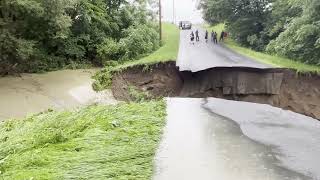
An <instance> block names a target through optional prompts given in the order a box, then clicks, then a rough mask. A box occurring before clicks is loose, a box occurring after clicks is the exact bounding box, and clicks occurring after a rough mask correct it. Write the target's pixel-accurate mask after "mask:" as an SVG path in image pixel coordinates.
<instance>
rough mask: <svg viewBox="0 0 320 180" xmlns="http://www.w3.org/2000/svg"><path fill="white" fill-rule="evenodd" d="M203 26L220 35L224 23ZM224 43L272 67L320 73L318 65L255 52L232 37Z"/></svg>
mask: <svg viewBox="0 0 320 180" xmlns="http://www.w3.org/2000/svg"><path fill="white" fill-rule="evenodd" d="M205 28H206V29H208V30H209V31H210V32H211V30H213V31H216V32H217V33H218V34H219V35H220V33H221V31H223V30H224V28H225V26H224V24H218V25H216V26H207V25H205ZM224 44H225V45H226V46H227V47H228V48H230V49H232V50H234V51H236V52H237V53H239V54H242V55H244V56H247V57H250V58H252V59H255V60H257V61H259V62H262V63H265V64H269V65H271V66H274V67H281V68H290V69H295V70H297V71H298V72H316V73H320V66H316V65H309V64H305V63H302V62H299V61H295V60H292V59H288V58H284V57H280V56H277V55H271V54H267V53H264V52H257V51H254V50H252V49H250V48H246V47H243V46H240V45H239V44H237V43H236V42H235V41H234V40H232V39H227V40H226V41H225V43H224Z"/></svg>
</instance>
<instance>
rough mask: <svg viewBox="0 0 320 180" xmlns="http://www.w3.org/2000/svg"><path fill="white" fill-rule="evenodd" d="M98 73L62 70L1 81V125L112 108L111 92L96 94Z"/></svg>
mask: <svg viewBox="0 0 320 180" xmlns="http://www.w3.org/2000/svg"><path fill="white" fill-rule="evenodd" d="M96 71H97V69H87V70H61V71H55V72H49V73H45V74H22V75H21V77H3V78H0V121H1V120H4V119H8V118H22V117H24V116H26V115H28V114H34V113H39V112H41V111H45V110H47V109H51V108H52V109H59V110H60V109H70V108H75V107H78V106H81V105H88V104H92V103H103V104H115V103H116V100H115V99H114V98H113V96H112V93H111V92H110V91H103V92H98V93H97V92H95V91H94V90H93V89H92V87H91V84H92V82H93V79H91V76H92V75H93V74H94V73H95V72H96Z"/></svg>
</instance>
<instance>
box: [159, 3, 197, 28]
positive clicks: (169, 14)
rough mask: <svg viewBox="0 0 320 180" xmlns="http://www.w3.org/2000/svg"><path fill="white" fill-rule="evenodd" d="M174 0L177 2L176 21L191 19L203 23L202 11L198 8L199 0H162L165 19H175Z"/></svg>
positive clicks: (193, 21) (170, 20)
mask: <svg viewBox="0 0 320 180" xmlns="http://www.w3.org/2000/svg"><path fill="white" fill-rule="evenodd" d="M173 1H174V4H175V14H176V23H177V22H179V21H183V20H184V21H191V22H192V23H194V24H195V23H202V22H203V19H202V14H201V11H199V10H197V1H198V0H162V1H161V3H162V14H163V20H164V21H169V22H172V21H173Z"/></svg>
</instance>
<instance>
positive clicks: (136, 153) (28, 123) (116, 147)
mask: <svg viewBox="0 0 320 180" xmlns="http://www.w3.org/2000/svg"><path fill="white" fill-rule="evenodd" d="M165 115H166V114H165V102H164V101H150V102H141V103H129V104H119V105H116V106H96V105H93V106H89V107H87V108H83V109H81V110H78V111H75V112H70V111H66V112H47V113H43V114H40V115H35V116H31V117H28V118H26V119H24V120H19V121H18V120H8V121H5V122H1V123H0V179H15V180H19V179H21V180H22V179H151V177H152V174H153V158H154V155H155V152H156V148H157V145H158V142H159V140H160V136H161V132H162V128H163V125H164V122H165V121H164V118H165Z"/></svg>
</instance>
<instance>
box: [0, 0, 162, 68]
mask: <svg viewBox="0 0 320 180" xmlns="http://www.w3.org/2000/svg"><path fill="white" fill-rule="evenodd" d="M145 4H146V1H139V2H135V3H128V2H126V1H125V0H118V1H104V0H95V1H91V0H72V1H70V0H54V1H50V0H43V1H39V0H2V1H1V4H0V43H1V44H0V50H1V51H0V74H5V73H8V72H10V71H13V70H15V71H18V72H38V71H48V70H53V69H58V68H62V67H64V66H69V65H70V64H72V63H74V62H75V63H76V64H80V63H84V64H88V63H92V64H95V65H100V66H101V65H103V64H104V63H105V61H108V60H119V59H133V58H135V57H137V56H141V55H143V54H145V53H150V52H151V51H152V50H155V49H156V47H154V46H158V44H159V42H158V41H159V40H158V38H154V39H155V40H152V39H149V38H150V36H154V35H155V37H157V35H156V34H157V33H156V32H155V29H154V28H153V27H152V26H150V25H147V24H150V22H149V20H148V18H149V16H148V11H147V10H146V5H145ZM133 24H135V26H133ZM136 27H137V29H135V28H136ZM139 34H142V36H141V37H140V36H139ZM145 35H146V37H145ZM156 43H157V45H155V44H156ZM98 50H99V51H98ZM131 51H137V52H131ZM72 66H73V65H72Z"/></svg>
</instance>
